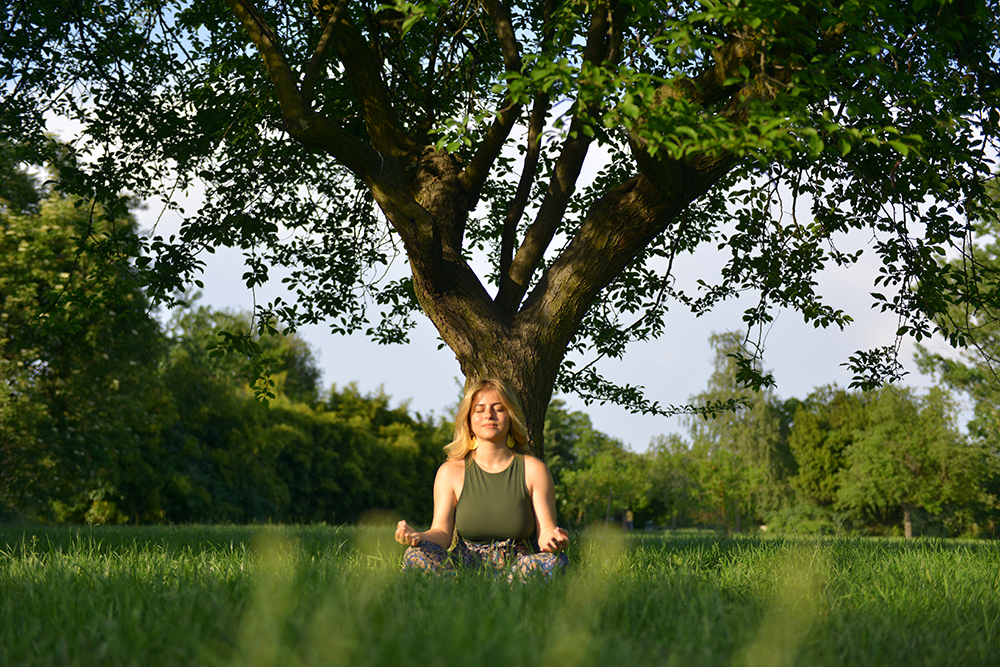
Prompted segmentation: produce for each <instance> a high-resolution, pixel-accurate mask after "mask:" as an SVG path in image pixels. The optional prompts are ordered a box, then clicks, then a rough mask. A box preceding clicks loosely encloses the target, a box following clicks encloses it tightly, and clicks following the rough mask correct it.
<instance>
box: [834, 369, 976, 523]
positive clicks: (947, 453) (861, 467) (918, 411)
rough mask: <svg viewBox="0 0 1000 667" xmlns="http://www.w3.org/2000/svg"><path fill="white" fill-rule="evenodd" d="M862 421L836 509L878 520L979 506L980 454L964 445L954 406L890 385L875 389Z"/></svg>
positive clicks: (937, 395) (934, 395)
mask: <svg viewBox="0 0 1000 667" xmlns="http://www.w3.org/2000/svg"><path fill="white" fill-rule="evenodd" d="M866 412H867V415H866V417H867V419H866V421H867V424H866V426H865V428H864V429H863V430H862V431H860V432H858V433H857V434H856V435H855V439H854V442H853V443H852V444H851V446H850V447H849V448H848V450H847V461H846V463H847V465H846V466H845V467H844V468H843V470H842V471H841V472H840V478H841V479H840V488H839V489H838V491H837V501H838V504H839V505H840V506H842V507H844V508H849V509H851V510H854V511H855V512H870V513H871V514H873V515H874V516H875V517H877V518H878V519H879V520H880V521H881V522H883V523H890V522H891V520H892V517H893V516H898V513H900V512H901V513H902V515H903V519H904V522H905V524H906V525H905V531H906V536H907V537H911V536H912V526H911V523H910V522H911V517H910V512H911V510H912V509H913V508H918V507H919V508H922V509H925V510H927V511H929V512H931V513H934V514H937V513H939V512H940V511H941V509H942V507H943V506H945V505H947V504H956V505H962V506H971V505H976V504H977V503H982V502H983V500H984V499H983V498H982V482H983V475H984V473H985V468H984V463H985V460H984V458H983V453H984V452H983V450H982V449H980V448H979V447H976V446H974V445H970V444H967V443H965V442H962V439H961V436H960V435H959V434H958V432H957V431H956V430H955V427H954V425H953V420H954V417H953V407H952V406H951V405H949V403H948V399H947V397H946V396H945V395H944V393H943V392H942V391H941V390H938V389H931V390H930V391H929V392H928V394H927V395H926V396H925V397H923V398H922V399H917V398H916V397H915V396H913V395H912V393H911V392H907V391H905V390H901V389H898V388H895V387H885V388H883V389H881V390H880V391H879V392H878V394H877V395H876V396H875V397H874V398H873V400H872V401H871V403H870V404H869V406H868V409H867V411H866Z"/></svg>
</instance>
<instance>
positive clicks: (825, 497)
mask: <svg viewBox="0 0 1000 667" xmlns="http://www.w3.org/2000/svg"><path fill="white" fill-rule="evenodd" d="M867 402H868V401H867V400H866V397H865V396H864V395H859V394H857V393H853V392H848V391H845V390H843V389H838V388H836V387H833V386H826V387H820V388H818V389H816V390H814V391H813V392H812V393H811V394H809V396H808V397H807V398H806V400H805V401H804V402H803V403H802V404H800V405H799V406H798V408H797V409H796V410H795V413H794V416H793V421H792V424H793V425H792V428H791V430H790V432H789V434H788V447H789V449H790V450H791V452H792V455H793V456H794V457H795V464H796V468H797V472H796V474H795V475H794V476H793V477H792V478H791V480H790V481H791V485H792V488H793V489H794V490H795V493H796V496H797V498H798V500H799V501H800V502H805V503H809V504H815V505H819V506H821V507H831V506H833V504H834V503H835V502H836V501H837V490H838V488H839V486H840V473H841V470H843V469H844V468H845V467H846V466H847V454H848V450H849V449H850V447H851V444H852V443H853V442H854V438H855V437H857V434H858V433H860V432H862V431H863V430H864V428H865V418H866V412H865V406H866V404H867Z"/></svg>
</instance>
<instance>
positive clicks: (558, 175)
mask: <svg viewBox="0 0 1000 667" xmlns="http://www.w3.org/2000/svg"><path fill="white" fill-rule="evenodd" d="M616 9H617V10H618V11H624V8H623V7H617V8H616ZM614 13H615V11H613V10H612V8H611V7H608V6H607V5H603V4H602V5H601V6H600V8H599V9H598V10H597V11H595V12H594V14H593V15H592V16H591V21H590V28H589V30H588V34H587V45H586V47H585V49H584V60H585V61H586V62H589V63H595V64H596V63H600V62H602V61H603V60H605V58H606V57H608V56H610V57H614V56H619V57H620V54H621V50H620V48H617V49H616V48H613V47H614V44H615V43H616V42H615V40H614V39H612V40H611V41H610V43H609V42H608V41H607V37H608V33H609V32H611V33H614V31H615V30H614V26H615V25H616V23H617V21H616V20H615V18H614ZM619 25H620V24H619ZM618 44H619V45H620V40H619V41H618ZM612 62H613V61H612ZM595 111H596V108H595V107H594V106H593V105H589V106H588V107H586V108H585V109H581V110H578V111H577V113H576V114H574V116H573V120H572V121H571V122H570V127H569V133H568V135H567V138H566V141H565V143H564V144H563V149H562V152H561V153H560V155H559V159H558V160H557V161H556V165H555V169H554V170H553V174H552V179H551V180H550V181H549V187H548V189H547V190H546V192H545V198H544V199H543V200H542V205H541V206H540V207H539V210H538V215H537V216H535V221H534V222H533V223H532V225H531V227H529V228H528V231H527V232H526V233H525V235H524V240H523V241H522V243H521V247H520V248H518V250H517V254H516V255H515V256H514V258H513V260H512V261H511V264H510V270H509V271H508V276H509V279H508V280H502V281H501V283H500V291H499V293H498V294H497V302H498V303H499V304H500V306H501V307H502V308H503V309H504V310H505V311H507V312H514V311H515V310H516V309H517V305H518V304H519V303H520V301H521V299H522V298H523V297H524V294H525V292H526V291H527V289H528V283H529V281H530V280H531V275H532V274H533V273H534V272H535V270H536V269H537V267H538V264H539V263H540V262H541V260H542V257H543V256H544V254H545V250H546V249H547V248H548V246H549V244H550V243H551V242H552V238H553V236H555V233H556V230H558V229H559V225H560V223H561V222H562V220H563V217H564V216H565V214H566V207H567V206H568V205H569V201H570V198H571V197H572V196H573V191H574V190H575V189H576V181H577V179H578V178H579V176H580V170H581V168H582V167H583V161H584V159H585V158H586V157H587V151H588V150H589V148H590V143H591V138H590V137H589V136H587V134H586V133H585V132H584V131H583V130H584V126H585V124H586V123H587V122H589V120H586V118H588V117H592V116H593V115H594V112H595Z"/></svg>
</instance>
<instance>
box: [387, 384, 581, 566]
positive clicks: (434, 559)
mask: <svg viewBox="0 0 1000 667" xmlns="http://www.w3.org/2000/svg"><path fill="white" fill-rule="evenodd" d="M526 446H527V437H526V430H525V426H524V414H523V412H522V410H521V406H520V404H519V403H518V401H517V398H516V397H515V396H514V394H513V393H512V392H511V390H510V388H509V387H507V385H506V384H504V383H503V382H502V381H500V380H496V379H486V380H480V381H478V382H476V383H475V384H473V385H472V386H471V387H469V390H468V391H467V392H466V393H465V397H464V398H463V399H462V402H461V403H460V404H459V408H458V415H457V416H456V417H455V439H454V440H453V441H452V442H451V443H449V444H448V445H447V446H446V447H445V452H446V453H447V455H448V460H447V461H445V462H444V464H442V465H441V467H440V468H439V469H438V472H437V477H436V478H435V479H434V518H433V521H432V523H431V527H430V528H429V529H428V530H426V531H423V532H420V531H416V530H414V529H413V528H411V527H410V526H409V525H408V524H407V523H406V521H400V522H399V524H397V526H396V541H397V542H400V543H401V544H405V545H407V546H408V547H409V548H408V549H407V550H406V554H405V555H404V556H403V567H404V568H406V569H422V570H433V571H441V570H454V569H455V568H457V567H477V566H478V567H488V568H491V569H494V570H497V571H504V570H507V571H509V573H510V577H511V578H513V577H514V576H524V575H527V574H530V573H543V574H546V575H551V574H552V573H553V572H554V571H556V570H559V569H563V568H565V567H566V564H567V562H568V560H567V558H566V554H565V553H562V551H563V550H564V549H565V548H566V547H567V545H568V544H569V535H568V534H567V533H566V531H565V530H563V529H562V528H560V527H559V526H557V525H556V507H555V490H554V488H553V484H552V475H551V474H549V469H548V467H546V465H545V464H544V463H542V462H541V461H540V460H538V459H537V458H535V457H534V456H531V455H530V454H528V453H527V450H526ZM456 531H457V540H455V548H454V549H453V550H452V551H451V552H450V553H449V551H448V549H449V547H451V545H452V541H453V540H452V537H453V533H455V532H456Z"/></svg>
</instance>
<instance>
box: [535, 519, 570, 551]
mask: <svg viewBox="0 0 1000 667" xmlns="http://www.w3.org/2000/svg"><path fill="white" fill-rule="evenodd" d="M568 546H569V533H567V532H566V531H565V530H563V529H562V528H560V527H559V526H555V527H554V528H547V529H545V530H543V531H542V532H541V533H540V534H539V535H538V548H539V550H541V551H547V552H549V553H555V552H557V551H562V550H563V549H565V548H566V547H568Z"/></svg>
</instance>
